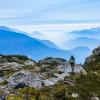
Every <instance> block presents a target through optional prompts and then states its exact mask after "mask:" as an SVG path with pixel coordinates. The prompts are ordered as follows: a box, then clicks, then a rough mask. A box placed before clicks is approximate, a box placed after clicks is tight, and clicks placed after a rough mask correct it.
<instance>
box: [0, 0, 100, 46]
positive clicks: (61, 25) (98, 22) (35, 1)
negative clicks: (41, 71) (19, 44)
mask: <svg viewBox="0 0 100 100" xmlns="http://www.w3.org/2000/svg"><path fill="white" fill-rule="evenodd" d="M99 12H100V0H0V25H1V26H8V27H11V28H16V29H18V30H21V31H26V32H28V33H29V34H28V35H30V36H33V34H32V32H34V31H39V32H40V33H41V34H42V35H43V37H42V38H44V39H45V38H47V39H49V40H51V41H53V42H54V43H56V44H58V45H61V42H62V41H63V40H65V39H70V38H73V37H72V36H71V35H66V34H67V32H68V31H71V30H76V29H83V28H91V27H99V26H100V13H99ZM44 35H45V37H44Z"/></svg>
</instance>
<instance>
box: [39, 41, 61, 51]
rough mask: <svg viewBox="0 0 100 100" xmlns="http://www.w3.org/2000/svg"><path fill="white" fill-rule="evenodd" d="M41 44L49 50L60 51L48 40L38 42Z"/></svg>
mask: <svg viewBox="0 0 100 100" xmlns="http://www.w3.org/2000/svg"><path fill="white" fill-rule="evenodd" d="M39 41H40V42H41V43H42V44H44V45H46V46H47V47H50V48H55V49H61V48H60V47H58V46H57V45H55V44H54V43H52V42H51V41H49V40H39Z"/></svg>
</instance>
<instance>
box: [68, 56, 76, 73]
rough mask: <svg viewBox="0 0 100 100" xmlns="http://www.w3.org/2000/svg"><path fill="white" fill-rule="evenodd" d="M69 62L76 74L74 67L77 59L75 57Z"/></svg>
mask: <svg viewBox="0 0 100 100" xmlns="http://www.w3.org/2000/svg"><path fill="white" fill-rule="evenodd" d="M69 62H70V65H71V68H72V73H74V66H75V58H74V56H71V57H70V60H69Z"/></svg>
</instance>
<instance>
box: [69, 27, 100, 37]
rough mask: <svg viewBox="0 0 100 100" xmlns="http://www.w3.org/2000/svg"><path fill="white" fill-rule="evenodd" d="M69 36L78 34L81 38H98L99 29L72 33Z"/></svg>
mask: <svg viewBox="0 0 100 100" xmlns="http://www.w3.org/2000/svg"><path fill="white" fill-rule="evenodd" d="M71 34H78V35H81V36H98V35H99V36H100V28H99V27H98V28H90V29H83V30H79V31H72V32H71Z"/></svg>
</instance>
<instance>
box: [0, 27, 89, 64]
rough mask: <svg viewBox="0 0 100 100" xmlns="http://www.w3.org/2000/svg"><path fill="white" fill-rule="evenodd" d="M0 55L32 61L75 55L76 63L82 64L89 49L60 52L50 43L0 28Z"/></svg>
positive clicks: (78, 48)
mask: <svg viewBox="0 0 100 100" xmlns="http://www.w3.org/2000/svg"><path fill="white" fill-rule="evenodd" d="M0 53H1V54H21V55H26V56H28V57H30V58H32V59H34V60H39V59H43V58H45V57H47V56H51V57H61V58H65V59H69V57H70V55H75V56H76V58H77V62H82V63H83V61H84V59H85V57H86V56H88V55H89V53H90V49H89V48H87V47H85V46H84V47H77V48H75V49H72V50H62V49H61V48H59V47H58V46H56V45H55V44H54V43H52V42H51V41H48V40H39V39H36V38H32V37H30V36H28V35H25V34H24V33H23V32H20V31H14V30H12V29H10V28H7V27H2V26H0ZM80 57H81V58H80Z"/></svg>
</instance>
